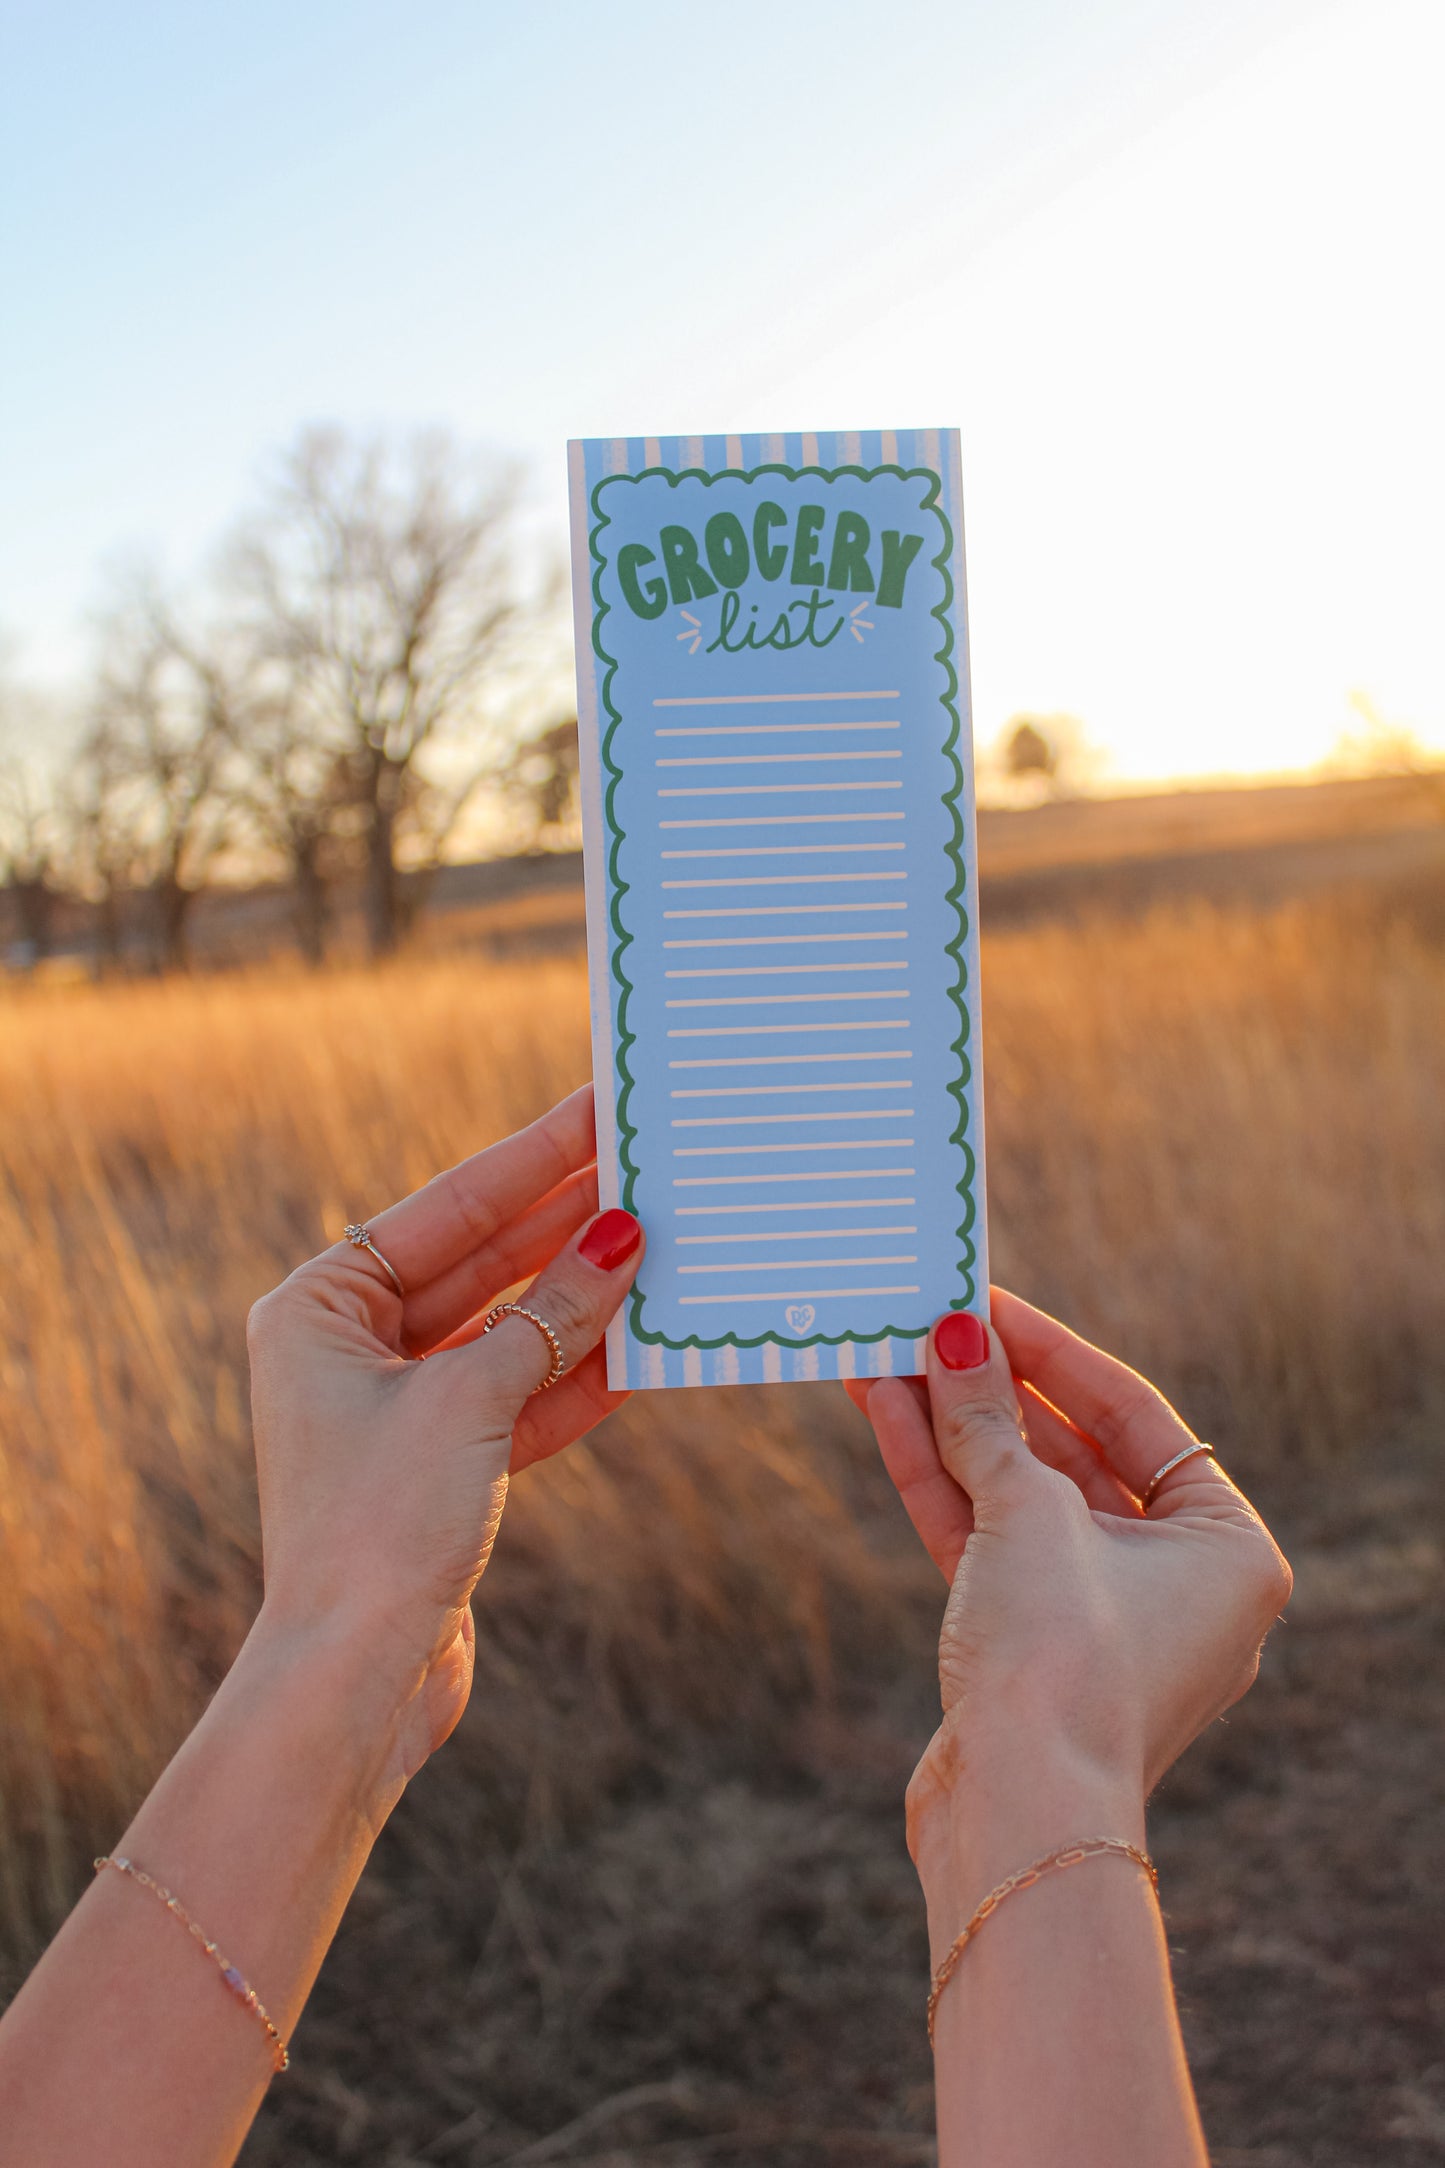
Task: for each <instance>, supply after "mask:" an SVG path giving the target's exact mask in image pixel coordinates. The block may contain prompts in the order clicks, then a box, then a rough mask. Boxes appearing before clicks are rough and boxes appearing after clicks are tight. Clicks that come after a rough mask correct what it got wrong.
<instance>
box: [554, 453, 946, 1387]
mask: <svg viewBox="0 0 1445 2168" xmlns="http://www.w3.org/2000/svg"><path fill="white" fill-rule="evenodd" d="M571 467H572V517H573V573H574V596H575V603H576V624H577V660H578V695H579V718H580V726H581V735H582V752H583V785H584V820H585V840H586V855H587V884H588V938H589V949H590V957H591V979H592V995H593V1033H594V1056H595V1065H596V1078H597V1093H598V1116H599V1182H600V1188H601V1194H602V1198H603V1202H604V1203H605V1204H610V1203H625V1204H627V1205H628V1206H629V1207H630V1209H632V1210H633V1211H635V1212H636V1213H637V1214H638V1216H639V1217H640V1218H641V1219H642V1221H643V1223H644V1225H645V1226H646V1229H647V1235H648V1252H647V1258H646V1261H645V1263H644V1265H643V1268H642V1271H641V1273H640V1274H639V1277H638V1284H637V1291H636V1294H635V1296H634V1297H633V1298H632V1299H631V1300H630V1301H629V1303H628V1304H627V1305H626V1306H625V1307H624V1310H623V1313H622V1314H621V1316H620V1317H619V1319H618V1321H617V1323H616V1325H615V1326H614V1328H613V1331H612V1332H611V1334H610V1335H609V1340H608V1349H609V1376H610V1378H611V1380H612V1382H613V1383H614V1384H615V1385H623V1384H626V1385H630V1386H642V1387H647V1386H663V1385H695V1384H713V1383H723V1384H726V1383H742V1382H761V1381H775V1380H779V1379H791V1378H818V1377H838V1376H841V1377H852V1376H878V1375H887V1374H891V1373H898V1374H903V1373H909V1372H914V1371H917V1370H918V1369H920V1368H921V1367H922V1351H923V1337H924V1335H925V1334H926V1332H927V1328H928V1325H929V1323H930V1321H931V1320H932V1319H933V1318H934V1317H936V1316H937V1315H938V1314H939V1312H940V1311H942V1310H945V1309H948V1308H950V1307H970V1308H980V1309H982V1308H983V1307H985V1304H984V1294H985V1291H986V1288H987V1269H986V1256H985V1239H984V1210H983V1152H982V1103H981V1095H980V1089H979V1074H978V1065H979V1036H978V1008H977V982H978V965H977V932H976V927H977V890H976V859H975V844H974V806H973V772H972V751H971V729H970V716H969V701H968V667H967V629H966V611H965V603H964V581H963V548H962V516H961V503H960V489H959V477H958V445H957V437H956V434H955V433H953V432H948V431H917V432H909V431H898V432H877V431H875V432H871V433H870V432H861V433H858V434H854V435H848V434H836V435H828V434H822V433H820V434H818V435H816V436H783V437H742V438H711V437H709V438H695V439H676V438H662V439H656V440H643V439H604V440H589V441H587V442H584V443H574V444H573V445H572V447H571ZM763 502H766V503H768V504H769V505H773V506H776V507H777V508H778V512H779V513H780V514H781V515H782V521H781V522H779V521H778V520H777V515H764V526H763V528H762V532H761V540H762V543H763V545H764V547H765V549H767V550H768V551H769V552H770V553H771V563H764V564H760V563H759V561H758V550H757V548H756V544H757V541H758V537H759V530H758V525H757V518H758V507H759V505H760V504H762V503H763ZM805 505H806V506H816V507H819V508H821V510H822V512H823V514H824V523H823V526H822V531H821V533H820V534H819V535H818V536H817V538H816V541H815V543H814V544H813V547H812V550H811V551H810V550H809V548H808V547H807V544H806V542H805V545H804V547H803V549H802V551H801V552H798V549H797V544H798V527H799V522H798V518H797V514H798V511H799V509H800V508H801V507H803V506H805ZM840 512H841V513H846V514H849V515H851V516H852V519H853V525H852V530H851V539H852V542H853V548H852V551H851V553H850V552H849V550H848V548H847V547H846V546H845V547H844V548H843V550H842V551H841V552H840V553H839V554H838V555H837V556H836V557H835V556H834V544H835V541H836V537H837V533H838V526H839V522H838V514H839V513H840ZM727 513H732V514H733V515H735V519H736V525H734V524H733V523H732V522H730V521H727V520H722V521H720V522H719V523H718V524H717V525H716V527H715V528H714V531H713V534H712V537H711V543H712V546H713V548H714V549H715V550H716V553H717V556H716V563H714V562H713V561H712V559H710V556H709V540H708V528H709V522H713V521H715V520H717V516H718V515H720V514H727ZM860 518H861V520H862V521H864V522H866V526H867V536H868V539H867V544H866V547H865V546H864V544H863V542H862V540H861V539H860V536H861V530H860V529H859V527H858V526H857V524H856V523H857V520H858V519H860ZM804 524H805V526H806V524H807V523H806V522H805V523H804ZM846 525H847V522H845V526H846ZM664 526H667V527H671V528H675V529H677V528H680V529H682V530H683V531H684V532H685V533H686V534H688V535H690V536H692V537H693V538H694V540H695V542H696V544H697V550H696V562H697V566H698V575H697V576H694V575H693V574H692V573H691V572H690V570H689V569H688V568H687V567H686V566H685V565H684V567H683V568H682V571H681V575H680V576H681V578H682V580H683V582H684V585H685V586H686V585H689V584H695V585H698V586H700V585H702V584H703V583H704V582H705V583H706V584H708V585H711V586H712V588H713V589H714V592H712V593H710V594H701V593H698V592H691V593H688V594H687V596H686V599H685V600H683V601H679V600H678V599H676V592H675V590H674V589H673V588H672V587H671V585H670V582H669V574H668V567H667V565H666V564H665V562H664V556H663V552H662V550H661V547H660V537H661V530H662V528H663V527H664ZM885 532H887V533H891V534H892V535H894V536H895V537H896V538H898V539H897V540H895V542H894V544H893V545H892V565H893V571H894V586H895V596H894V600H893V606H889V601H888V598H887V596H886V594H884V593H882V592H880V582H881V580H882V575H883V570H884V555H883V553H884V544H883V540H882V537H883V535H884V533H885ZM910 535H917V536H919V537H921V538H922V541H921V546H920V548H919V549H918V550H917V552H916V554H915V555H914V556H913V558H912V561H911V563H909V564H908V566H907V569H906V572H904V573H903V574H902V580H901V601H899V600H898V599H897V587H898V575H899V560H900V557H901V555H902V551H903V546H904V542H905V540H906V538H907V537H908V536H910ZM739 536H741V537H742V543H743V546H742V548H741V550H739V548H738V547H737V544H738V538H739ZM628 548H631V549H632V550H633V551H634V552H641V551H647V552H649V553H650V556H649V557H648V558H647V559H645V560H644V559H640V558H639V557H637V556H636V555H634V557H633V559H632V561H631V569H632V571H633V573H634V575H635V577H634V578H633V579H632V581H631V582H630V593H631V595H632V598H633V600H634V601H636V602H638V603H639V604H640V605H641V606H645V608H646V609H647V610H648V612H649V613H650V614H648V615H646V616H643V615H640V614H638V609H637V608H634V607H633V606H632V603H631V602H629V599H628V595H629V583H625V582H624V580H623V578H622V553H623V551H624V550H626V549H628ZM780 548H781V549H783V550H785V552H786V558H785V561H784V563H783V564H782V565H781V567H780V566H779V564H778V562H777V552H778V550H779V549H780ZM860 559H861V562H862V564H863V565H866V567H867V571H866V575H865V574H863V573H862V572H860V569H859V565H860ZM813 560H815V561H816V566H820V567H821V568H822V572H823V582H822V584H821V585H818V584H814V583H810V582H809V581H807V580H806V579H805V578H803V577H802V576H801V575H802V574H804V573H806V572H807V571H808V570H810V569H815V565H814V562H813ZM744 568H745V571H744ZM719 570H720V571H721V573H722V575H723V576H722V577H718V576H717V573H718V571H719ZM766 570H772V571H774V572H775V573H776V576H775V577H773V578H771V579H770V578H768V577H766V576H765V571H766ZM830 573H831V574H832V575H833V576H834V578H835V579H836V580H837V581H839V582H842V581H845V580H847V581H849V582H850V584H848V585H837V586H831V587H830V586H829V585H828V576H829V574H830ZM795 575H798V576H797V577H795ZM864 577H866V578H868V579H871V581H872V583H873V584H872V586H871V588H870V587H868V586H865V585H859V584H856V583H857V582H858V581H859V580H860V579H862V578H864ZM739 579H741V584H740V585H734V586H729V585H728V584H726V583H727V581H734V582H736V581H738V580H739ZM659 580H661V581H662V583H663V585H662V587H661V589H659V588H658V587H657V586H656V585H655V584H654V583H656V582H657V581H659ZM730 594H731V595H734V596H735V597H736V600H735V601H734V602H732V603H728V597H729V595H730ZM659 596H661V597H662V598H663V599H662V601H661V604H659ZM810 597H811V598H813V599H812V600H811V601H810V599H809V598H810ZM725 605H727V607H728V608H729V609H730V611H731V612H732V614H733V623H732V629H731V635H730V637H731V642H732V644H733V645H734V646H737V645H738V644H739V643H740V642H741V640H742V639H743V638H744V637H745V634H746V628H747V627H748V626H749V625H752V626H754V627H756V628H757V629H756V631H755V633H754V635H753V637H754V638H755V639H760V638H762V637H763V636H764V635H765V634H766V633H767V631H768V629H769V628H770V627H773V626H775V625H776V624H777V623H778V620H779V618H780V617H781V618H783V620H784V621H785V623H786V624H787V626H789V627H790V628H791V633H790V634H788V635H782V634H779V635H776V637H784V636H788V637H796V636H797V635H798V634H799V633H800V632H801V631H802V629H803V628H804V627H805V626H806V625H807V623H808V622H809V621H810V620H811V623H812V626H813V633H814V641H815V642H816V641H821V640H826V645H821V646H820V645H817V644H813V643H812V642H806V641H804V642H802V644H799V645H797V646H794V647H791V648H789V649H788V651H786V652H779V651H777V650H776V649H775V648H767V649H762V650H759V649H757V648H744V649H743V650H742V651H741V652H737V653H728V652H725V651H723V649H722V648H721V647H720V645H719V632H720V626H721V624H722V622H723V620H722V617H721V612H722V610H723V608H724V606H725ZM651 613H655V614H651ZM835 627H836V628H837V629H836V630H835V629H833V628H835Z"/></svg>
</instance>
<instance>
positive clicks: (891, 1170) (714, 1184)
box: [672, 1138, 918, 1212]
mask: <svg viewBox="0 0 1445 2168" xmlns="http://www.w3.org/2000/svg"><path fill="white" fill-rule="evenodd" d="M877 1141H878V1140H877V1139H876V1138H875V1139H874V1142H875V1143H876V1142H877ZM917 1172H918V1169H917V1168H916V1167H826V1168H818V1169H816V1170H809V1169H807V1168H800V1169H799V1170H798V1171H797V1172H796V1173H794V1174H675V1175H674V1176H673V1178H672V1186H673V1188H674V1189H736V1188H738V1187H739V1186H740V1185H741V1184H743V1183H748V1184H754V1185H756V1186H757V1187H758V1188H759V1189H767V1188H775V1187H776V1186H777V1184H778V1183H779V1182H881V1181H883V1180H885V1179H886V1180H888V1181H893V1180H894V1179H895V1178H896V1177H897V1176H899V1175H911V1174H917ZM883 1201H884V1202H885V1203H888V1202H891V1201H892V1200H891V1199H884V1200H883ZM900 1201H901V1202H906V1203H908V1204H912V1202H913V1199H912V1198H911V1197H909V1198H907V1199H904V1200H900ZM803 1204H804V1200H803V1199H802V1198H795V1199H794V1201H793V1203H792V1204H780V1205H763V1204H760V1205H758V1206H757V1207H756V1209H757V1210H758V1211H759V1212H775V1211H776V1212H793V1211H798V1210H801V1209H802V1208H803ZM720 1209H725V1210H727V1211H729V1212H732V1211H738V1212H747V1211H750V1210H752V1209H754V1208H753V1207H752V1206H749V1205H745V1204H740V1205H736V1206H734V1205H728V1206H726V1207H720ZM819 1209H820V1210H824V1211H826V1209H827V1207H826V1206H820V1207H819ZM678 1210H679V1211H684V1210H686V1207H685V1206H683V1205H679V1206H678ZM807 1210H808V1211H810V1212H811V1211H812V1210H813V1207H812V1205H811V1204H810V1205H808V1206H807Z"/></svg>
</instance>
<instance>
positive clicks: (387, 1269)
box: [346, 1227, 406, 1302]
mask: <svg viewBox="0 0 1445 2168" xmlns="http://www.w3.org/2000/svg"><path fill="white" fill-rule="evenodd" d="M346 1239H347V1241H348V1242H349V1243H350V1244H351V1247H352V1248H353V1249H354V1250H370V1252H371V1254H372V1256H373V1257H374V1258H375V1259H376V1261H377V1263H378V1264H379V1265H380V1267H381V1269H382V1271H383V1272H384V1273H385V1274H386V1276H387V1278H388V1279H389V1280H390V1282H391V1284H392V1286H393V1287H394V1288H395V1289H396V1291H397V1293H398V1294H399V1295H400V1297H401V1299H402V1301H403V1302H405V1301H406V1289H405V1288H404V1287H403V1286H402V1284H401V1274H400V1273H399V1272H398V1271H397V1269H396V1267H395V1265H390V1264H388V1263H387V1261H386V1259H385V1258H384V1257H383V1256H382V1254H381V1252H380V1250H379V1249H378V1248H377V1246H376V1244H375V1243H374V1242H373V1241H372V1239H371V1237H370V1235H369V1234H368V1233H367V1231H366V1229H365V1228H364V1227H348V1228H347V1230H346Z"/></svg>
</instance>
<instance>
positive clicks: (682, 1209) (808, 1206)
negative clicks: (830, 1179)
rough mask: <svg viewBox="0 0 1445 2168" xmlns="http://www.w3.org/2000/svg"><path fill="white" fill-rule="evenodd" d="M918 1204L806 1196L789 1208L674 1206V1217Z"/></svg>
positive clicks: (886, 1199)
mask: <svg viewBox="0 0 1445 2168" xmlns="http://www.w3.org/2000/svg"><path fill="white" fill-rule="evenodd" d="M849 1173H854V1175H856V1173H858V1169H856V1166H854V1169H849ZM769 1179H771V1177H769ZM674 1188H676V1184H674ZM916 1201H919V1199H916V1197H819V1199H817V1203H810V1201H808V1199H806V1197H795V1199H793V1201H791V1203H786V1205H756V1203H754V1205H674V1208H672V1216H674V1218H717V1216H719V1214H721V1212H858V1210H860V1208H864V1210H871V1208H873V1205H912V1203H916ZM873 1231H875V1234H895V1231H901V1229H893V1227H882V1229H873ZM908 1231H910V1234H912V1231H914V1229H912V1227H910V1229H908ZM689 1240H691V1236H685V1234H680V1236H678V1242H689ZM728 1240H739V1242H745V1240H750V1236H737V1238H734V1236H728ZM758 1240H760V1242H763V1240H767V1236H758Z"/></svg>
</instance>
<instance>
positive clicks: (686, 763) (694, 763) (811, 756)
mask: <svg viewBox="0 0 1445 2168" xmlns="http://www.w3.org/2000/svg"><path fill="white" fill-rule="evenodd" d="M902 758H903V755H902V753H901V751H900V750H899V748H898V747H897V746H896V745H890V746H888V747H886V748H884V749H880V750H878V751H876V752H873V751H870V752H862V753H825V752H819V753H665V754H659V755H658V756H657V757H656V758H655V759H654V761H653V763H652V765H653V767H654V768H776V767H780V766H782V765H783V764H784V763H791V764H792V765H794V766H798V765H800V764H801V763H803V762H806V763H807V764H808V766H809V767H814V768H815V767H817V765H818V763H819V762H820V761H829V760H902ZM793 787H794V786H792V785H790V786H789V788H793ZM797 787H798V788H801V787H802V786H801V785H799V786H797Z"/></svg>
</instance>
